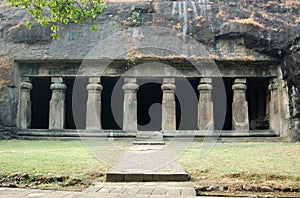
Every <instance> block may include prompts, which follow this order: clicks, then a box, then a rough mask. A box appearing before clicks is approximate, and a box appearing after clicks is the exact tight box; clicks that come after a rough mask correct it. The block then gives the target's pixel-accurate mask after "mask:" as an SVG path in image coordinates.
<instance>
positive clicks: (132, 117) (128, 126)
mask: <svg viewBox="0 0 300 198" xmlns="http://www.w3.org/2000/svg"><path fill="white" fill-rule="evenodd" d="M122 88H123V90H124V107H123V130H124V131H127V132H136V131H137V90H138V89H139V85H138V84H136V78H125V79H124V85H123V87H122Z"/></svg>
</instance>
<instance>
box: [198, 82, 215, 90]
mask: <svg viewBox="0 0 300 198" xmlns="http://www.w3.org/2000/svg"><path fill="white" fill-rule="evenodd" d="M197 89H198V91H201V90H212V89H213V87H212V85H211V84H200V85H198V87H197Z"/></svg>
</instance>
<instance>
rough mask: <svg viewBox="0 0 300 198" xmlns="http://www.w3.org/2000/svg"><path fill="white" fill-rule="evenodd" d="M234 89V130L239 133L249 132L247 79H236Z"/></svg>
mask: <svg viewBox="0 0 300 198" xmlns="http://www.w3.org/2000/svg"><path fill="white" fill-rule="evenodd" d="M232 89H233V102H232V128H233V130H237V131H249V118H248V102H247V100H246V89H247V86H246V78H236V79H235V81H234V85H233V86H232Z"/></svg>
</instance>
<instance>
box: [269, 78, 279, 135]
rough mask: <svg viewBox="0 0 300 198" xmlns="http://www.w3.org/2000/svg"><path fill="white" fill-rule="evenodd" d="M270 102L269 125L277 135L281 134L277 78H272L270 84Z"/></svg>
mask: <svg viewBox="0 0 300 198" xmlns="http://www.w3.org/2000/svg"><path fill="white" fill-rule="evenodd" d="M269 91H270V103H269V119H270V121H269V125H270V129H272V130H273V131H274V132H275V133H276V134H277V135H279V134H280V122H279V103H278V86H277V83H276V79H275V78H274V79H271V81H270V84H269Z"/></svg>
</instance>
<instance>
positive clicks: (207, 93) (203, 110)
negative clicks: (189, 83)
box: [198, 78, 214, 130]
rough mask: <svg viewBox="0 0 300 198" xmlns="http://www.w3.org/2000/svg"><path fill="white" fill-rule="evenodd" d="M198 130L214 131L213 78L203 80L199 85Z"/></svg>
mask: <svg viewBox="0 0 300 198" xmlns="http://www.w3.org/2000/svg"><path fill="white" fill-rule="evenodd" d="M198 90H199V103H198V128H199V130H214V113H213V102H212V98H211V90H212V85H211V78H202V79H201V80H200V84H199V85H198Z"/></svg>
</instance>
